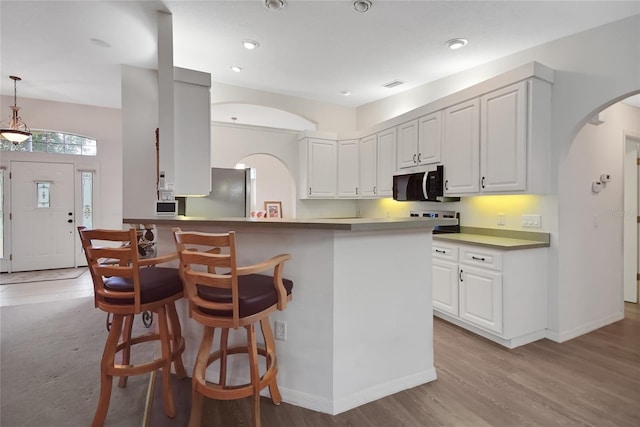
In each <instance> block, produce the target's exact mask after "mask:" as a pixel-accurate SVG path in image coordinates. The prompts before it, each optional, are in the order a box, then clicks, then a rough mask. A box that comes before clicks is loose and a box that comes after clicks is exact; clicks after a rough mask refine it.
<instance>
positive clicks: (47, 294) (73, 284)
mask: <svg viewBox="0 0 640 427" xmlns="http://www.w3.org/2000/svg"><path fill="white" fill-rule="evenodd" d="M90 296H93V282H92V281H91V275H90V274H89V273H88V272H87V273H85V274H83V275H81V276H80V277H78V278H77V279H68V280H51V281H46V282H33V283H17V284H12V285H2V286H0V307H6V306H10V305H22V304H33V303H38V302H53V301H60V300H67V299H72V298H82V297H90Z"/></svg>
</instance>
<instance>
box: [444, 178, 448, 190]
mask: <svg viewBox="0 0 640 427" xmlns="http://www.w3.org/2000/svg"><path fill="white" fill-rule="evenodd" d="M444 189H445V191H449V180H448V179H447V180H445V181H444Z"/></svg>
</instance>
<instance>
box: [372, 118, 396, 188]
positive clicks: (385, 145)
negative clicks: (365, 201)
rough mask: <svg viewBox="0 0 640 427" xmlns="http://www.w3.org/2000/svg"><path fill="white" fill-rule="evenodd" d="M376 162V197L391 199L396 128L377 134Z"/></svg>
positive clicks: (394, 168) (394, 167) (394, 166)
mask: <svg viewBox="0 0 640 427" xmlns="http://www.w3.org/2000/svg"><path fill="white" fill-rule="evenodd" d="M377 160H378V161H377V163H378V168H377V169H378V174H377V180H376V195H377V196H378V197H391V196H393V173H394V172H395V170H396V128H392V129H387V130H385V131H383V132H380V133H379V134H378V152H377Z"/></svg>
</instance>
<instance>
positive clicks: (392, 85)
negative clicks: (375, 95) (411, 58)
mask: <svg viewBox="0 0 640 427" xmlns="http://www.w3.org/2000/svg"><path fill="white" fill-rule="evenodd" d="M403 84H404V82H401V81H400V80H394V81H392V82H389V83H387V84H384V85H382V87H386V88H387V89H391V88H392V87H396V86H400V85H403Z"/></svg>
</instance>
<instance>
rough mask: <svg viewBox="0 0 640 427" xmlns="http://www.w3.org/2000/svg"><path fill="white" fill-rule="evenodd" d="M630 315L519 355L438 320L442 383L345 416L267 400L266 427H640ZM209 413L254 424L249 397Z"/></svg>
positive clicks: (638, 359) (629, 310)
mask: <svg viewBox="0 0 640 427" xmlns="http://www.w3.org/2000/svg"><path fill="white" fill-rule="evenodd" d="M625 308H626V313H625V319H624V320H623V321H620V322H616V323H614V324H612V325H609V326H606V327H604V328H601V329H599V330H597V331H594V332H592V333H590V334H587V335H584V336H582V337H578V338H576V339H573V340H571V341H568V342H565V343H563V344H558V343H554V342H552V341H549V340H540V341H538V342H535V343H532V344H529V345H526V346H523V347H519V348H517V349H514V350H508V349H506V348H503V347H501V346H499V345H497V344H494V343H492V342H491V341H488V340H485V339H483V338H481V337H478V336H477V335H474V334H471V333H469V332H467V331H465V330H463V329H461V328H458V327H456V326H454V325H451V324H449V323H447V322H445V321H443V320H440V319H437V318H436V319H435V322H434V340H435V342H434V348H435V365H436V371H437V374H438V379H437V380H436V381H434V382H432V383H429V384H425V385H422V386H419V387H416V388H413V389H411V390H406V391H403V392H400V393H397V394H395V395H392V396H389V397H386V398H384V399H380V400H378V401H376V402H372V403H369V404H367V405H363V406H361V407H359V408H356V409H353V410H351V411H348V412H345V413H343V414H339V415H337V416H330V415H326V414H319V413H316V412H313V411H309V410H306V409H302V408H299V407H295V406H291V405H287V404H282V405H280V406H274V405H273V404H271V402H270V400H269V399H267V398H263V399H262V406H261V410H262V422H263V426H264V427H276V426H277V427H280V426H295V427H329V426H345V427H347V426H349V427H351V426H353V427H356V426H358V427H359V426H363V427H364V426H367V427H395V426H404V427H425V426H456V427H457V426H460V427H479V426H504V427H516V426H545V427H546V426H593V427H603V426H616V427H623V426H629V427H631V426H634V427H637V426H640V309H639V307H638V305H637V304H626V307H625ZM389 363H393V361H389ZM381 369H384V367H381ZM206 405H207V406H206V407H205V408H206V410H205V413H206V418H205V419H204V420H203V424H202V425H203V426H213V425H220V426H225V427H227V426H229V427H231V426H248V425H250V424H249V416H250V406H249V405H250V401H249V400H248V399H243V400H242V401H238V402H234V401H230V402H213V401H208V402H207V403H206Z"/></svg>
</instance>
